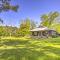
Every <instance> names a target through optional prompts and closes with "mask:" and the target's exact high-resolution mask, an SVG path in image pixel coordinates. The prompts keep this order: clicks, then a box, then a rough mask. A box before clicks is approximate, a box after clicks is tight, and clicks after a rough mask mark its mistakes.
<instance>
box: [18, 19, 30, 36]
mask: <svg viewBox="0 0 60 60" xmlns="http://www.w3.org/2000/svg"><path fill="white" fill-rule="evenodd" d="M29 30H30V20H29V19H26V20H24V21H22V22H21V24H20V28H19V31H20V34H21V35H22V36H25V35H27V34H29Z"/></svg>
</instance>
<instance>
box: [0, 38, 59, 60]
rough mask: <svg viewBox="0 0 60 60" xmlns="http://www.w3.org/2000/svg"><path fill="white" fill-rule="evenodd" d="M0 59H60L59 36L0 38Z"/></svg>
mask: <svg viewBox="0 0 60 60" xmlns="http://www.w3.org/2000/svg"><path fill="white" fill-rule="evenodd" d="M0 60H60V37H58V38H48V39H30V38H26V37H22V38H11V37H10V38H9V37H7V38H6V37H4V38H2V39H0Z"/></svg>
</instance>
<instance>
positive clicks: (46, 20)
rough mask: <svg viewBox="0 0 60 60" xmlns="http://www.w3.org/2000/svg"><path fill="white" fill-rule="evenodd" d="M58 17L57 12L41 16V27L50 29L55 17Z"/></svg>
mask: <svg viewBox="0 0 60 60" xmlns="http://www.w3.org/2000/svg"><path fill="white" fill-rule="evenodd" d="M58 16H59V13H58V12H51V13H49V14H48V15H46V14H44V15H42V17H41V19H42V23H41V24H42V25H43V26H47V27H50V26H51V25H52V23H53V21H54V20H55V18H56V17H58Z"/></svg>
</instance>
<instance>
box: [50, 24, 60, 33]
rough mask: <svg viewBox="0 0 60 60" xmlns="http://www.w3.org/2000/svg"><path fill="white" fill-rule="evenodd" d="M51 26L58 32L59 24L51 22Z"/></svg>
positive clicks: (59, 31)
mask: <svg viewBox="0 0 60 60" xmlns="http://www.w3.org/2000/svg"><path fill="white" fill-rule="evenodd" d="M51 28H53V29H55V30H56V31H57V32H58V33H60V24H53V25H52V26H51Z"/></svg>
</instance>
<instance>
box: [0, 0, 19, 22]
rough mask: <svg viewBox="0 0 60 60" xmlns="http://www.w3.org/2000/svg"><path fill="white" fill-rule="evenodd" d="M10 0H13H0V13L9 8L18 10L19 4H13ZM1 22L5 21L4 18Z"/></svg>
mask: <svg viewBox="0 0 60 60" xmlns="http://www.w3.org/2000/svg"><path fill="white" fill-rule="evenodd" d="M10 1H11V0H0V13H1V12H3V11H9V10H13V11H15V12H16V11H17V9H18V5H15V6H13V5H11V4H10ZM0 22H1V23H3V20H2V19H0Z"/></svg>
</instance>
